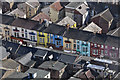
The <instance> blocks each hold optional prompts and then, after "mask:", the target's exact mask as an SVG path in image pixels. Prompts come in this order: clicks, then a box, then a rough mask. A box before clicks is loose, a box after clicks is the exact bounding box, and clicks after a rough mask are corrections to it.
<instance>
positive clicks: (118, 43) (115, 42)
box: [105, 36, 120, 47]
mask: <svg viewBox="0 0 120 80" xmlns="http://www.w3.org/2000/svg"><path fill="white" fill-rule="evenodd" d="M106 37H107V40H106V41H105V45H108V46H113V47H120V37H114V36H106Z"/></svg>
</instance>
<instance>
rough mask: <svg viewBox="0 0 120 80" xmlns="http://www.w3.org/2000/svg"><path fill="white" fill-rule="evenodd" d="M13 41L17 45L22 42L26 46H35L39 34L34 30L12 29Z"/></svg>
mask: <svg viewBox="0 0 120 80" xmlns="http://www.w3.org/2000/svg"><path fill="white" fill-rule="evenodd" d="M11 39H12V41H13V42H15V43H18V42H20V41H21V42H22V43H23V44H25V45H33V46H35V45H36V42H37V32H36V31H34V30H28V29H24V28H21V27H12V36H11Z"/></svg>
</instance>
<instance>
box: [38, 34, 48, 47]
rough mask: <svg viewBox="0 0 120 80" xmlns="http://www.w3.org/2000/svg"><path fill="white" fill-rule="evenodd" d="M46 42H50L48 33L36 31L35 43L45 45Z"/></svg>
mask: <svg viewBox="0 0 120 80" xmlns="http://www.w3.org/2000/svg"><path fill="white" fill-rule="evenodd" d="M48 43H50V35H49V34H47V33H44V32H37V45H42V46H44V47H47V44H48Z"/></svg>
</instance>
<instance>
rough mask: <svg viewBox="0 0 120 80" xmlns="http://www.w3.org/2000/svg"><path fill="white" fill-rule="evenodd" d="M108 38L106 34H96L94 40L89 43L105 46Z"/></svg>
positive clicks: (91, 39)
mask: <svg viewBox="0 0 120 80" xmlns="http://www.w3.org/2000/svg"><path fill="white" fill-rule="evenodd" d="M106 39H107V36H106V35H104V34H97V33H96V34H94V35H93V37H92V38H90V39H89V42H92V43H96V44H105V41H106Z"/></svg>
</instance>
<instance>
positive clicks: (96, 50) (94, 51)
mask: <svg viewBox="0 0 120 80" xmlns="http://www.w3.org/2000/svg"><path fill="white" fill-rule="evenodd" d="M90 53H91V56H92V57H101V56H103V55H104V45H100V44H95V43H91V44H90Z"/></svg>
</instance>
